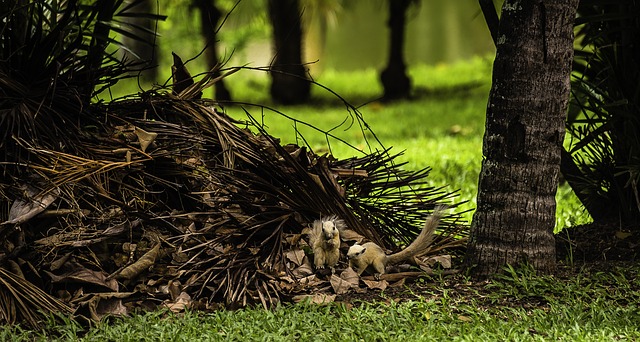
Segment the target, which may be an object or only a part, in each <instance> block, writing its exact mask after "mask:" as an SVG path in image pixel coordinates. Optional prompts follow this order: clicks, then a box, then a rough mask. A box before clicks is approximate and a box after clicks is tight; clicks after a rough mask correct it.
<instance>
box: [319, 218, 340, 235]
mask: <svg viewBox="0 0 640 342" xmlns="http://www.w3.org/2000/svg"><path fill="white" fill-rule="evenodd" d="M336 234H338V228H336V225H335V223H333V221H323V222H322V235H324V238H325V240H331V239H333V237H334V236H336Z"/></svg>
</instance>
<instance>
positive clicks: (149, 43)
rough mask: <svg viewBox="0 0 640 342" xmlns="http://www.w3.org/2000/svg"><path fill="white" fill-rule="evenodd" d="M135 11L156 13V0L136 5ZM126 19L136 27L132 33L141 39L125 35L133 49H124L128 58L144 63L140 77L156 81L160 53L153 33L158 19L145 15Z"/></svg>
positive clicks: (126, 42) (125, 41) (148, 0)
mask: <svg viewBox="0 0 640 342" xmlns="http://www.w3.org/2000/svg"><path fill="white" fill-rule="evenodd" d="M135 8H136V10H135V13H144V14H147V13H154V12H155V11H154V9H155V1H151V0H144V1H141V2H140V3H139V4H138V5H136V7H135ZM125 20H126V21H128V22H129V23H130V24H132V25H135V26H136V27H141V28H144V29H145V30H143V29H140V28H133V29H132V33H133V34H134V35H136V36H137V37H139V38H140V39H133V38H130V37H127V36H123V38H122V39H123V42H124V44H125V45H126V46H127V47H128V48H129V50H131V52H133V53H131V52H129V51H124V52H123V53H124V55H125V56H126V58H129V59H132V60H139V61H140V62H141V63H142V67H143V68H144V70H142V72H141V74H140V77H141V78H142V79H143V80H144V81H146V82H155V81H156V80H157V78H158V68H157V66H158V55H157V54H156V47H157V41H156V37H155V35H154V34H153V33H150V32H155V31H156V23H157V20H156V19H151V18H146V17H144V16H139V17H126V18H125Z"/></svg>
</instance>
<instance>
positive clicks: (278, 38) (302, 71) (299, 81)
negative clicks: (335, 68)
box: [268, 0, 311, 104]
mask: <svg viewBox="0 0 640 342" xmlns="http://www.w3.org/2000/svg"><path fill="white" fill-rule="evenodd" d="M268 6H269V18H270V19H271V26H272V27H273V42H274V48H275V57H274V59H273V63H272V65H271V70H272V72H271V80H272V81H271V98H272V99H273V100H274V101H275V102H279V103H283V104H295V103H302V102H305V101H307V100H308V99H309V96H310V94H311V84H310V83H309V80H308V78H307V70H306V68H305V67H304V66H303V65H302V26H301V22H300V19H301V18H300V1H299V0H269V1H268Z"/></svg>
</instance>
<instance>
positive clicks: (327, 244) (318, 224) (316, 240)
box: [309, 216, 345, 273]
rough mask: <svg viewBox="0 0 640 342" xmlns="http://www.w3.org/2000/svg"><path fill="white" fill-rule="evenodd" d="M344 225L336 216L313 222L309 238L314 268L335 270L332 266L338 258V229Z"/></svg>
mask: <svg viewBox="0 0 640 342" xmlns="http://www.w3.org/2000/svg"><path fill="white" fill-rule="evenodd" d="M344 225H345V224H344V221H343V220H341V219H338V218H337V217H336V216H329V217H323V218H321V219H320V220H315V221H314V222H313V226H312V227H311V233H310V238H309V240H310V242H311V248H312V250H313V263H314V265H315V266H316V269H320V268H326V267H329V268H330V269H331V272H332V273H333V272H334V271H335V269H334V267H335V266H336V264H338V260H339V259H340V230H342V229H343V228H344Z"/></svg>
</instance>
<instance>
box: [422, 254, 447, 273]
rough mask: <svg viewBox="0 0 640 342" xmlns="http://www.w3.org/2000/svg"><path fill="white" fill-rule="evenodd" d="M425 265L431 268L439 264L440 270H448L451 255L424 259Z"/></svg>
mask: <svg viewBox="0 0 640 342" xmlns="http://www.w3.org/2000/svg"><path fill="white" fill-rule="evenodd" d="M425 263H426V264H427V265H429V266H431V267H432V268H433V267H434V266H436V265H437V264H440V266H441V267H442V268H444V269H449V268H451V255H449V254H445V255H436V256H432V257H429V258H427V259H425Z"/></svg>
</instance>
